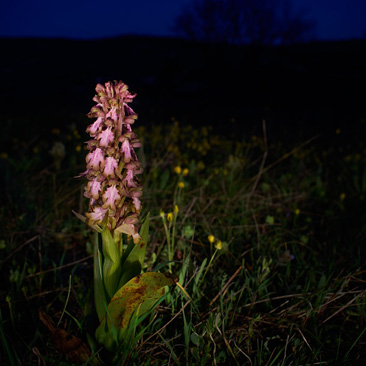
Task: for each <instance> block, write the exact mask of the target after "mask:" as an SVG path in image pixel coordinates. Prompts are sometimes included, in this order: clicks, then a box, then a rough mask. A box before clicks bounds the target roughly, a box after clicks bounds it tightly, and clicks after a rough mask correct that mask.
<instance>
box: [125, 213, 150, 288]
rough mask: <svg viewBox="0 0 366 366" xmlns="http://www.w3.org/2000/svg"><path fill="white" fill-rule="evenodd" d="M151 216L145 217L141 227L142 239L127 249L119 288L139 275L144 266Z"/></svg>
mask: <svg viewBox="0 0 366 366" xmlns="http://www.w3.org/2000/svg"><path fill="white" fill-rule="evenodd" d="M149 216H150V213H148V215H147V216H146V218H145V221H144V223H143V224H142V226H141V229H140V233H139V234H140V236H141V238H142V240H140V242H139V243H138V244H134V243H130V244H129V246H128V247H127V249H126V252H125V256H124V258H123V259H122V263H123V264H122V277H121V279H120V281H119V284H118V288H121V287H122V286H123V285H124V284H125V283H127V282H128V281H129V280H130V279H131V278H133V277H135V276H137V275H139V274H140V273H141V269H142V268H143V266H144V261H145V254H146V246H147V241H148V239H149V222H150V221H149Z"/></svg>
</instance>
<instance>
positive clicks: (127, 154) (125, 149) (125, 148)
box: [121, 139, 131, 163]
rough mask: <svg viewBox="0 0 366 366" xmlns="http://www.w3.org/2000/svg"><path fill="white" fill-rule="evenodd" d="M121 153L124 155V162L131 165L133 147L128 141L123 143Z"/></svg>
mask: <svg viewBox="0 0 366 366" xmlns="http://www.w3.org/2000/svg"><path fill="white" fill-rule="evenodd" d="M121 152H122V153H123V154H124V159H123V161H124V162H125V163H129V162H130V160H131V145H130V142H129V141H128V139H126V140H125V141H123V143H122V147H121Z"/></svg>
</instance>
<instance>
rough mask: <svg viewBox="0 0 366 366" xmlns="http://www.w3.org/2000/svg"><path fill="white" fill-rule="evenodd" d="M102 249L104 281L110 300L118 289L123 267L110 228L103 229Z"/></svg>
mask: <svg viewBox="0 0 366 366" xmlns="http://www.w3.org/2000/svg"><path fill="white" fill-rule="evenodd" d="M102 250H103V258H104V261H103V281H104V286H105V289H106V292H107V295H108V300H109V299H111V298H112V297H113V295H114V294H115V292H116V291H117V289H118V283H119V280H120V278H121V272H122V268H121V257H120V251H119V248H118V247H117V245H116V243H115V241H114V240H113V237H112V234H111V232H110V231H109V230H108V229H104V230H103V231H102Z"/></svg>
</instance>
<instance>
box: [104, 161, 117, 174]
mask: <svg viewBox="0 0 366 366" xmlns="http://www.w3.org/2000/svg"><path fill="white" fill-rule="evenodd" d="M117 168H118V164H117V161H116V159H115V158H112V157H111V156H108V158H107V159H105V165H104V171H103V175H104V176H105V177H112V178H115V176H116V175H115V169H117Z"/></svg>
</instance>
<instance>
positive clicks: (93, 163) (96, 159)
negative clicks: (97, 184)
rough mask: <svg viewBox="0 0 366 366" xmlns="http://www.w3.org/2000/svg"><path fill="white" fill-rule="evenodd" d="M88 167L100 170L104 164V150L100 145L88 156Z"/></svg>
mask: <svg viewBox="0 0 366 366" xmlns="http://www.w3.org/2000/svg"><path fill="white" fill-rule="evenodd" d="M86 162H87V167H88V168H89V169H90V168H93V169H94V170H98V169H99V168H100V166H102V165H103V164H104V156H103V151H102V149H100V148H99V147H98V148H96V149H95V150H94V151H93V152H90V153H89V154H88V155H87V156H86Z"/></svg>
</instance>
